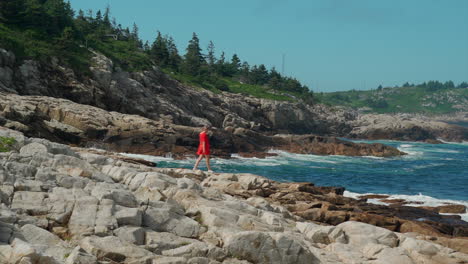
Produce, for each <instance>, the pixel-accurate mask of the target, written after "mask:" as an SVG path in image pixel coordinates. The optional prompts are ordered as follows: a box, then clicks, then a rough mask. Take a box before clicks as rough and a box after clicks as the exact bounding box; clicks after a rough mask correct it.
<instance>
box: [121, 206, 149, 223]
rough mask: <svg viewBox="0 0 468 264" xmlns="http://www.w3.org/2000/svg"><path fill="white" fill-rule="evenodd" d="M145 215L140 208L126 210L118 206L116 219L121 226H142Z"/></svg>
mask: <svg viewBox="0 0 468 264" xmlns="http://www.w3.org/2000/svg"><path fill="white" fill-rule="evenodd" d="M142 216H143V213H142V211H141V210H140V209H138V208H126V207H122V206H117V212H116V213H115V218H116V219H117V223H118V224H119V226H123V225H132V226H141V223H142Z"/></svg>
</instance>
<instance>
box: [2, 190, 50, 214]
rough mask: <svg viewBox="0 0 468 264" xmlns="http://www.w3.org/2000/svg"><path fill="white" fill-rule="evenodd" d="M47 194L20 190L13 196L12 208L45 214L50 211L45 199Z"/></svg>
mask: <svg viewBox="0 0 468 264" xmlns="http://www.w3.org/2000/svg"><path fill="white" fill-rule="evenodd" d="M45 198H47V194H46V193H43V192H27V191H18V192H15V194H14V196H13V201H12V203H11V209H16V210H19V211H23V212H27V213H28V214H30V215H45V214H47V212H48V209H47V205H46V204H45V203H44V199H45Z"/></svg>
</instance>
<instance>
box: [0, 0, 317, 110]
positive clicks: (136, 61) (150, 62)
mask: <svg viewBox="0 0 468 264" xmlns="http://www.w3.org/2000/svg"><path fill="white" fill-rule="evenodd" d="M138 31H139V29H138V26H137V25H135V24H134V25H133V28H132V29H129V28H123V27H122V25H120V24H118V23H117V22H116V20H115V18H111V17H110V7H107V8H106V9H105V10H104V12H101V11H100V10H99V11H97V12H96V13H95V14H94V13H93V12H92V11H87V12H86V13H85V12H83V11H82V10H79V11H78V12H77V13H75V11H74V10H73V9H72V8H71V6H70V3H67V2H64V1H63V0H29V1H22V0H4V1H1V2H0V46H2V47H4V48H6V49H9V50H12V51H13V52H14V53H15V54H16V55H17V59H19V60H22V59H29V58H32V59H38V60H42V61H48V60H50V58H52V57H56V58H59V59H60V60H61V62H62V63H65V64H67V65H68V66H70V67H72V68H73V69H75V71H76V72H77V74H78V75H83V74H85V75H86V74H87V73H88V69H89V66H90V63H91V62H90V57H91V53H90V51H89V48H91V49H93V50H96V51H98V52H101V53H103V54H104V55H106V56H107V57H109V58H111V59H112V60H113V61H114V66H115V67H119V68H121V69H123V70H126V71H141V70H146V69H149V68H151V67H153V66H154V65H158V66H159V67H160V68H161V69H162V70H163V71H165V72H166V73H168V74H169V75H171V76H172V77H174V78H175V79H177V80H179V81H181V82H183V83H185V84H189V85H193V86H197V87H202V88H205V89H209V90H212V91H214V92H220V91H230V92H235V93H244V94H250V95H253V96H256V97H261V98H269V99H276V100H295V99H297V98H301V99H304V100H306V101H307V102H313V94H312V92H311V91H310V90H309V88H308V87H307V86H305V85H302V84H301V83H300V82H299V81H298V80H297V79H295V78H292V77H286V76H283V75H281V74H280V73H279V72H278V71H276V70H275V69H274V68H272V69H267V68H266V66H265V65H263V64H260V65H252V66H251V65H250V64H249V63H248V62H246V61H244V62H243V61H241V59H240V58H239V56H238V55H237V54H234V55H233V56H232V58H230V59H228V58H226V57H225V54H224V53H222V54H221V55H220V56H219V58H218V57H216V56H215V46H214V44H213V42H210V45H209V46H208V49H207V50H206V52H204V51H203V50H202V49H201V48H200V41H199V39H198V36H197V34H196V33H193V36H192V39H191V40H190V41H189V43H188V46H187V47H186V52H185V54H184V55H181V54H180V53H179V51H178V48H177V46H176V45H175V42H174V39H173V38H172V37H170V36H168V35H162V34H161V33H160V32H158V33H157V36H156V38H155V40H154V42H153V43H152V44H150V43H149V42H148V41H147V42H146V43H143V41H142V40H141V39H140V38H139V33H138Z"/></svg>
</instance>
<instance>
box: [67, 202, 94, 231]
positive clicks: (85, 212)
mask: <svg viewBox="0 0 468 264" xmlns="http://www.w3.org/2000/svg"><path fill="white" fill-rule="evenodd" d="M97 211H98V200H97V199H96V198H95V197H92V196H86V197H81V198H79V199H77V200H76V202H75V207H74V208H73V213H72V214H71V217H70V221H69V223H68V228H69V230H70V234H72V235H77V236H87V235H92V234H94V226H95V223H96V216H97Z"/></svg>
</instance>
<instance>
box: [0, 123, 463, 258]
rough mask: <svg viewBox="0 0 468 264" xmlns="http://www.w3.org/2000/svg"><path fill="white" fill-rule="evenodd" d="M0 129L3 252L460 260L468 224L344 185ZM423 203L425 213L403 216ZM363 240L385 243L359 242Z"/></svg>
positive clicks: (57, 255)
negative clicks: (197, 165) (347, 193)
mask: <svg viewBox="0 0 468 264" xmlns="http://www.w3.org/2000/svg"><path fill="white" fill-rule="evenodd" d="M0 134H1V135H2V136H10V137H15V138H16V140H17V144H16V145H15V146H14V147H15V150H13V151H12V152H6V153H3V154H0V158H1V162H2V164H3V167H2V169H1V170H2V174H3V175H6V176H7V177H6V178H5V177H3V178H2V179H3V182H2V185H1V191H2V196H1V198H2V203H4V205H2V207H1V208H0V211H1V214H0V215H1V217H0V225H1V226H2V228H3V229H5V230H9V231H8V232H7V233H5V234H6V236H2V237H1V239H2V241H1V242H3V243H5V242H6V243H7V244H0V248H1V249H2V251H1V252H2V254H0V259H1V260H2V261H5V262H8V261H13V262H15V261H20V260H24V259H25V258H29V259H32V260H34V261H39V260H42V261H46V260H48V261H52V262H54V261H55V262H57V263H63V262H65V261H67V262H69V263H73V262H78V261H80V260H81V261H83V260H84V259H87V260H91V262H88V263H96V262H97V261H102V260H104V259H110V260H112V261H115V262H122V261H125V262H131V263H160V262H164V261H166V262H168V263H198V262H193V261H201V260H203V261H208V262H209V261H212V262H213V261H215V262H213V263H226V264H227V263H229V264H231V263H291V264H292V263H311V262H312V263H339V262H343V263H352V262H366V261H367V262H369V261H374V260H377V261H398V260H399V259H401V258H405V259H407V260H411V261H412V263H423V262H424V261H425V259H426V258H427V257H429V256H430V258H431V259H434V258H435V259H437V260H438V262H436V263H450V261H452V260H453V261H467V260H468V255H467V254H466V253H468V252H466V248H467V247H465V245H466V243H467V241H468V240H466V239H465V238H463V236H466V234H468V223H466V222H460V221H457V220H456V219H454V218H453V217H449V216H443V215H440V214H438V213H435V212H432V211H429V210H424V209H417V210H415V209H412V208H409V207H405V206H402V207H398V208H392V207H388V206H379V205H372V204H369V203H367V202H366V201H365V200H363V199H361V200H355V199H351V198H346V197H344V196H342V194H343V192H344V188H339V187H321V186H315V185H314V184H312V183H283V182H275V181H271V180H269V179H267V178H265V177H261V176H257V175H253V174H248V173H246V174H233V173H205V172H202V171H195V172H193V171H192V170H186V169H168V168H157V167H148V166H147V165H144V164H141V163H138V162H137V161H136V160H134V162H136V163H129V162H128V161H125V160H121V159H118V158H117V157H116V156H118V154H113V156H109V155H100V154H96V153H95V152H96V151H95V150H91V151H88V150H87V149H83V148H73V149H71V148H70V147H68V146H66V145H61V144H57V143H52V142H50V141H47V140H44V139H37V138H28V137H24V136H23V135H22V134H20V133H18V132H16V131H11V130H0ZM421 214H424V217H426V218H428V219H429V218H430V220H424V221H421V220H417V219H416V220H411V219H412V218H413V219H414V218H415V217H421V216H422V215H421ZM44 219H47V220H46V221H44ZM366 223H369V224H366ZM397 231H398V232H397ZM362 232H366V233H368V234H371V235H370V236H366V237H365V238H364V237H362V236H361V235H359V234H362ZM408 232H409V233H408ZM413 232H417V233H419V234H415V233H413ZM39 241H42V242H39ZM256 245H257V246H256ZM286 245H288V246H287V247H286V248H288V250H285V249H284V247H283V246H286ZM367 247H379V248H381V249H384V248H385V250H384V251H385V252H386V253H385V254H381V251H375V252H374V253H369V252H368V253H363V252H367V251H363V250H364V249H365V248H367ZM427 247H430V248H433V250H432V251H431V253H430V255H427V254H428V253H427ZM20 248H28V251H27V252H28V253H27V254H24V253H23V252H24V251H21V250H20ZM3 252H5V253H3ZM346 252H352V254H353V255H352V256H349V255H347V253H346ZM402 252H405V253H402ZM273 256H275V257H274V258H272V257H273ZM93 261H94V262H93ZM158 261H159V262H158ZM171 261H172V262H171Z"/></svg>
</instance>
